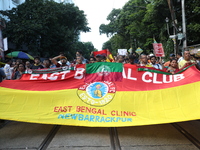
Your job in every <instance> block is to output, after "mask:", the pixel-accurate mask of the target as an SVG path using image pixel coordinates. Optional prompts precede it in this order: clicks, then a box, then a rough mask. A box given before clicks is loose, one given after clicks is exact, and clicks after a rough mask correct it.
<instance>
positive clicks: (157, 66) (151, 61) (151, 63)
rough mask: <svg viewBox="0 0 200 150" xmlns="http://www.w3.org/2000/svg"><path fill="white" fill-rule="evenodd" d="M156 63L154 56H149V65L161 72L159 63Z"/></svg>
mask: <svg viewBox="0 0 200 150" xmlns="http://www.w3.org/2000/svg"><path fill="white" fill-rule="evenodd" d="M156 61H157V60H156V56H150V65H152V66H153V67H154V68H156V69H159V70H162V69H163V67H162V66H161V65H160V64H159V63H156Z"/></svg>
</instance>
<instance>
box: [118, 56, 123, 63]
mask: <svg viewBox="0 0 200 150" xmlns="http://www.w3.org/2000/svg"><path fill="white" fill-rule="evenodd" d="M116 62H117V63H124V56H123V55H118V56H117V60H116Z"/></svg>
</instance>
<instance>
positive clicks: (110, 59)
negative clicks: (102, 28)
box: [93, 49, 114, 62]
mask: <svg viewBox="0 0 200 150" xmlns="http://www.w3.org/2000/svg"><path fill="white" fill-rule="evenodd" d="M93 54H94V56H96V55H98V54H101V55H103V56H106V58H107V59H106V61H108V62H114V58H113V56H112V54H111V53H110V51H109V50H108V49H104V50H101V51H95V52H93Z"/></svg>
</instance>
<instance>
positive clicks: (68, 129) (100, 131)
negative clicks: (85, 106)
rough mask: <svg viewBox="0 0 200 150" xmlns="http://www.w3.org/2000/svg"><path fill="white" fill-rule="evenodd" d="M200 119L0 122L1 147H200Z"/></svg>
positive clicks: (167, 149)
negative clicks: (130, 123)
mask: <svg viewBox="0 0 200 150" xmlns="http://www.w3.org/2000/svg"><path fill="white" fill-rule="evenodd" d="M199 127H200V121H198V120H197V121H188V122H182V123H176V124H161V125H149V126H134V127H120V128H91V127H74V126H55V125H45V124H34V123H24V122H15V121H5V122H1V123H0V150H24V149H29V150H45V149H48V150H198V149H200V142H199V141H200V128H199Z"/></svg>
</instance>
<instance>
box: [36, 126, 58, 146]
mask: <svg viewBox="0 0 200 150" xmlns="http://www.w3.org/2000/svg"><path fill="white" fill-rule="evenodd" d="M60 127H61V126H60V125H54V126H53V128H52V129H51V131H50V132H49V134H48V135H47V136H46V138H45V139H44V140H43V141H42V143H41V144H40V146H39V148H38V149H37V150H46V149H47V147H48V146H49V144H50V143H51V141H52V139H53V138H54V136H55V135H56V133H57V132H58V130H59V129H60Z"/></svg>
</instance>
